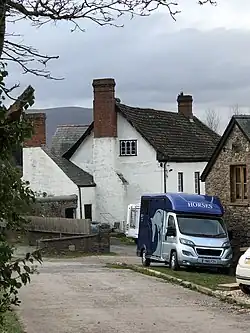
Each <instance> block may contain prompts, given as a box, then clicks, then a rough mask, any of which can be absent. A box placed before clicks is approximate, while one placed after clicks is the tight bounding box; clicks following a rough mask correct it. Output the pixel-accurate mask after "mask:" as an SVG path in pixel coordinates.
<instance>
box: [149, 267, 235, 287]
mask: <svg viewBox="0 0 250 333" xmlns="http://www.w3.org/2000/svg"><path fill="white" fill-rule="evenodd" d="M151 269H152V270H155V271H157V272H160V273H163V274H167V275H171V276H173V277H176V278H178V279H181V280H185V281H188V282H192V283H195V284H198V285H201V286H204V287H207V288H210V289H213V290H216V289H218V285H219V284H224V283H234V282H235V277H234V276H229V275H223V274H218V273H217V272H208V271H204V270H200V271H197V270H190V271H187V270H179V271H172V270H171V269H169V268H167V267H152V268H151Z"/></svg>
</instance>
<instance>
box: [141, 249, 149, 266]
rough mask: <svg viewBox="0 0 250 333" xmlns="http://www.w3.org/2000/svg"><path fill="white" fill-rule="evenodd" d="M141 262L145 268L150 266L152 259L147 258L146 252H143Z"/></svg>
mask: <svg viewBox="0 0 250 333" xmlns="http://www.w3.org/2000/svg"><path fill="white" fill-rule="evenodd" d="M141 262H142V266H144V267H149V266H150V259H149V258H146V250H143V251H142V256H141Z"/></svg>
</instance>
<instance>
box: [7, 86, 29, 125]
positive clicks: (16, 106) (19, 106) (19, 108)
mask: <svg viewBox="0 0 250 333" xmlns="http://www.w3.org/2000/svg"><path fill="white" fill-rule="evenodd" d="M34 92H35V90H34V89H33V88H32V87H31V86H28V87H27V88H26V89H25V90H24V91H23V93H22V94H21V95H20V96H19V97H18V98H17V99H16V100H15V102H14V103H13V104H12V105H11V106H10V107H9V109H8V111H7V112H6V116H5V118H6V119H8V120H9V121H10V122H12V121H15V120H19V119H20V117H21V114H22V112H23V111H24V109H25V107H26V105H27V103H29V105H30V101H31V100H33V99H34Z"/></svg>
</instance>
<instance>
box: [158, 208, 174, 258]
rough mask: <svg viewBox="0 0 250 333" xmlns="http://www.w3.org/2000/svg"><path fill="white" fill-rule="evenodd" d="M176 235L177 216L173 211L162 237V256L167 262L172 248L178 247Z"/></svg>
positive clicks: (169, 214)
mask: <svg viewBox="0 0 250 333" xmlns="http://www.w3.org/2000/svg"><path fill="white" fill-rule="evenodd" d="M176 235H177V229H176V216H175V214H173V213H168V214H167V222H166V227H165V230H164V233H163V239H162V258H163V259H165V260H166V261H167V262H169V260H170V253H171V250H172V249H175V248H176V241H177V238H176Z"/></svg>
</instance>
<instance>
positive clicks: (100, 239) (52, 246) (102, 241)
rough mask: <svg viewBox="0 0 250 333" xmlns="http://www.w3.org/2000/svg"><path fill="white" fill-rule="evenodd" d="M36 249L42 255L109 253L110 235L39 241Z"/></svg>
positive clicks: (102, 234) (101, 234) (100, 234)
mask: <svg viewBox="0 0 250 333" xmlns="http://www.w3.org/2000/svg"><path fill="white" fill-rule="evenodd" d="M38 249H39V250H41V253H42V254H43V255H46V254H62V253H67V252H83V253H109V252H110V234H109V233H108V232H107V233H106V232H105V233H102V232H100V233H99V234H95V235H80V236H70V237H61V238H50V239H41V240H39V241H38Z"/></svg>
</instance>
